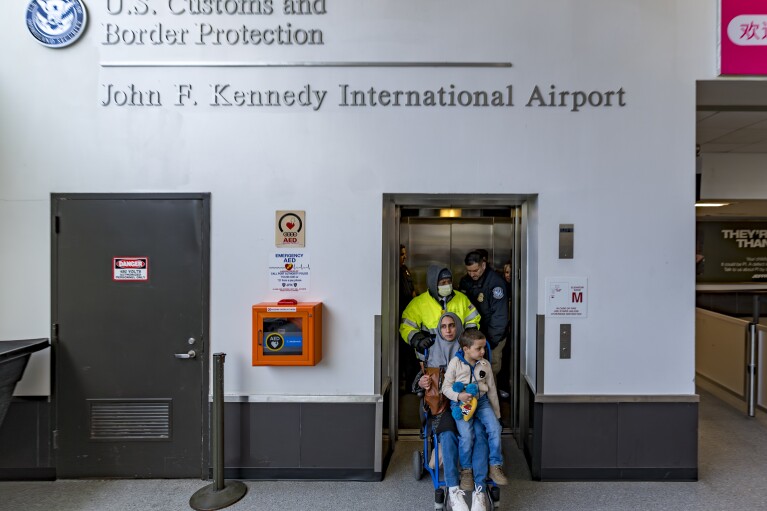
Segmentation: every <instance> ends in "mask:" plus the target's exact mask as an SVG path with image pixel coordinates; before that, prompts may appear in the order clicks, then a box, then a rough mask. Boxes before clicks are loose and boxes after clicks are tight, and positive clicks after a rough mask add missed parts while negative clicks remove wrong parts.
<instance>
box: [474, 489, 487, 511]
mask: <svg viewBox="0 0 767 511" xmlns="http://www.w3.org/2000/svg"><path fill="white" fill-rule="evenodd" d="M487 509H488V508H487V492H486V491H483V488H482V487H481V486H476V487H475V488H474V493H472V494H471V511H487Z"/></svg>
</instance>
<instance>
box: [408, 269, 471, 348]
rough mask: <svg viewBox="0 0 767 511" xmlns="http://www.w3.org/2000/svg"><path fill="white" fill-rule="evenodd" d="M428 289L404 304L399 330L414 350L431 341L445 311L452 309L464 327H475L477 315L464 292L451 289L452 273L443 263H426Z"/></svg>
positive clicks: (428, 345)
mask: <svg viewBox="0 0 767 511" xmlns="http://www.w3.org/2000/svg"><path fill="white" fill-rule="evenodd" d="M426 285H427V287H428V289H427V290H426V291H424V292H423V293H421V294H420V295H418V296H416V297H415V298H413V300H412V301H411V302H410V303H409V304H408V306H407V307H405V310H404V311H403V312H402V321H401V323H400V326H399V333H400V335H401V336H402V339H403V340H404V341H405V342H407V343H408V344H409V345H410V346H412V347H413V348H414V349H415V350H416V351H417V352H418V358H421V359H422V358H423V355H422V354H423V352H424V350H426V349H427V348H430V347H431V346H432V345H433V344H434V338H435V337H436V335H437V331H438V328H439V318H440V316H442V314H444V313H445V312H454V313H455V314H456V316H458V319H460V320H461V323H463V326H464V328H466V329H469V328H479V320H480V314H479V313H478V312H477V309H476V308H475V307H474V305H472V303H471V301H469V299H468V298H467V297H466V295H465V294H463V293H461V292H460V291H455V290H453V274H452V273H451V272H450V270H449V269H448V268H446V267H444V266H438V265H434V264H432V265H429V267H428V268H427V270H426Z"/></svg>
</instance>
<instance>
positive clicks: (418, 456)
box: [413, 451, 423, 481]
mask: <svg viewBox="0 0 767 511" xmlns="http://www.w3.org/2000/svg"><path fill="white" fill-rule="evenodd" d="M413 475H414V476H415V480H416V481H420V480H421V477H423V453H422V452H421V451H414V452H413Z"/></svg>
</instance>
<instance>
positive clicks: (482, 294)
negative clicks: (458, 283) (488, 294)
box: [477, 293, 485, 303]
mask: <svg viewBox="0 0 767 511" xmlns="http://www.w3.org/2000/svg"><path fill="white" fill-rule="evenodd" d="M477 301H478V302H479V303H482V302H484V301H485V294H484V293H479V295H477Z"/></svg>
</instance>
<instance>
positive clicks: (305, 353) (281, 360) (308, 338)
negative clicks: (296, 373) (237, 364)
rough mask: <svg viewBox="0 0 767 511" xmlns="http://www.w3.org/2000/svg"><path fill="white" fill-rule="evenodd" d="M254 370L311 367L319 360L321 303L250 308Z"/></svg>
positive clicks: (283, 302) (266, 304) (282, 302)
mask: <svg viewBox="0 0 767 511" xmlns="http://www.w3.org/2000/svg"><path fill="white" fill-rule="evenodd" d="M252 335H253V341H252V342H253V348H252V353H253V365H254V366H313V365H317V363H318V362H319V361H320V360H321V359H322V302H303V303H299V302H297V301H296V300H280V301H279V302H262V303H259V304H256V305H254V306H253V334H252Z"/></svg>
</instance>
